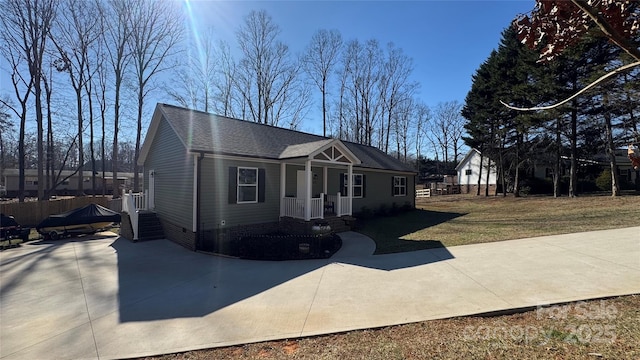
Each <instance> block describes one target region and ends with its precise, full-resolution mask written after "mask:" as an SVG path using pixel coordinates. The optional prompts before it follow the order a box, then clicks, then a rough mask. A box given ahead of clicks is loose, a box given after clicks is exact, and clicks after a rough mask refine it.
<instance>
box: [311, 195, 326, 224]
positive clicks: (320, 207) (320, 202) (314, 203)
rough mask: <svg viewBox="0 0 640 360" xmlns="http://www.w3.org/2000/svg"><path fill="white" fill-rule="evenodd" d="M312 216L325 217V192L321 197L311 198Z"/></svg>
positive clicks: (315, 217)
mask: <svg viewBox="0 0 640 360" xmlns="http://www.w3.org/2000/svg"><path fill="white" fill-rule="evenodd" d="M311 218H312V219H324V194H320V197H319V198H313V199H311Z"/></svg>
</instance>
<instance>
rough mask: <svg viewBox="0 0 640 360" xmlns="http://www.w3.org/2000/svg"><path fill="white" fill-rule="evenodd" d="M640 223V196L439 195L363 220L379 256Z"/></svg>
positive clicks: (361, 227)
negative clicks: (400, 210) (409, 208)
mask: <svg viewBox="0 0 640 360" xmlns="http://www.w3.org/2000/svg"><path fill="white" fill-rule="evenodd" d="M629 226H640V196H624V197H617V198H611V197H609V196H585V197H579V198H573V199H570V198H566V197H565V198H557V199H556V198H553V197H529V198H513V197H507V198H502V197H489V198H485V197H473V198H462V197H456V196H451V197H446V196H443V197H440V198H435V199H428V200H426V201H421V202H419V203H418V204H417V210H416V211H411V212H408V213H404V214H401V215H397V216H388V217H376V218H373V219H368V220H362V221H361V223H360V227H359V229H358V231H359V232H362V233H364V234H366V235H368V236H370V237H371V238H372V239H374V240H375V242H376V254H386V253H394V252H403V251H413V250H421V249H427V248H432V247H434V246H435V247H437V246H456V245H466V244H477V243H484V242H492V241H502V240H511V239H521V238H528V237H535V236H544V235H555V234H566V233H573V232H582V231H592V230H604V229H613V228H622V227H629Z"/></svg>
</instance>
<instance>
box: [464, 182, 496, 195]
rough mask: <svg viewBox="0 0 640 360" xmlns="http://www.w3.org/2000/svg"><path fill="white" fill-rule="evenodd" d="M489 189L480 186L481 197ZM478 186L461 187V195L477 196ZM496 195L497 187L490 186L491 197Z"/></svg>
mask: <svg viewBox="0 0 640 360" xmlns="http://www.w3.org/2000/svg"><path fill="white" fill-rule="evenodd" d="M486 188H487V186H486V185H480V195H484V192H485V189H486ZM477 191H478V185H477V184H475V185H460V193H461V194H472V195H475V194H477V193H478V192H477ZM495 193H496V185H495V184H492V185H489V195H493V194H495Z"/></svg>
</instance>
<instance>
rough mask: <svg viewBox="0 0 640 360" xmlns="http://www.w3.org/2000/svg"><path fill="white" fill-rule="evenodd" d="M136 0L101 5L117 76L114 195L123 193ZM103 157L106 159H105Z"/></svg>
mask: <svg viewBox="0 0 640 360" xmlns="http://www.w3.org/2000/svg"><path fill="white" fill-rule="evenodd" d="M134 1H135V0H109V1H108V2H107V6H103V7H101V8H100V9H101V11H102V16H101V17H100V18H101V20H102V21H105V23H104V25H103V26H104V38H103V39H104V45H105V46H104V47H105V49H106V53H107V61H108V62H109V63H110V65H111V68H112V70H113V76H114V79H113V80H114V89H113V91H114V103H113V146H112V154H111V161H112V163H111V171H112V172H113V184H114V186H113V197H114V198H117V197H119V196H120V191H119V188H118V186H116V185H117V184H118V165H119V164H118V133H119V131H120V114H121V107H122V104H121V99H120V97H121V92H122V85H123V81H124V80H125V76H126V73H127V68H128V66H129V64H130V62H131V51H130V50H129V47H128V43H129V39H130V38H131V32H132V27H131V20H130V16H131V13H130V8H131V7H132V6H133V3H134ZM103 160H104V159H103Z"/></svg>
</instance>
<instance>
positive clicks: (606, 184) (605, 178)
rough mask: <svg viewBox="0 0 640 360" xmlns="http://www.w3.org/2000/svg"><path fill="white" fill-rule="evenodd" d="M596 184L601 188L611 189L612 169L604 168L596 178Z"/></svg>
mask: <svg viewBox="0 0 640 360" xmlns="http://www.w3.org/2000/svg"><path fill="white" fill-rule="evenodd" d="M596 186H597V187H598V189H600V190H604V191H608V190H611V170H610V169H604V170H603V171H602V172H601V173H600V175H598V177H597V178H596Z"/></svg>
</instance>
